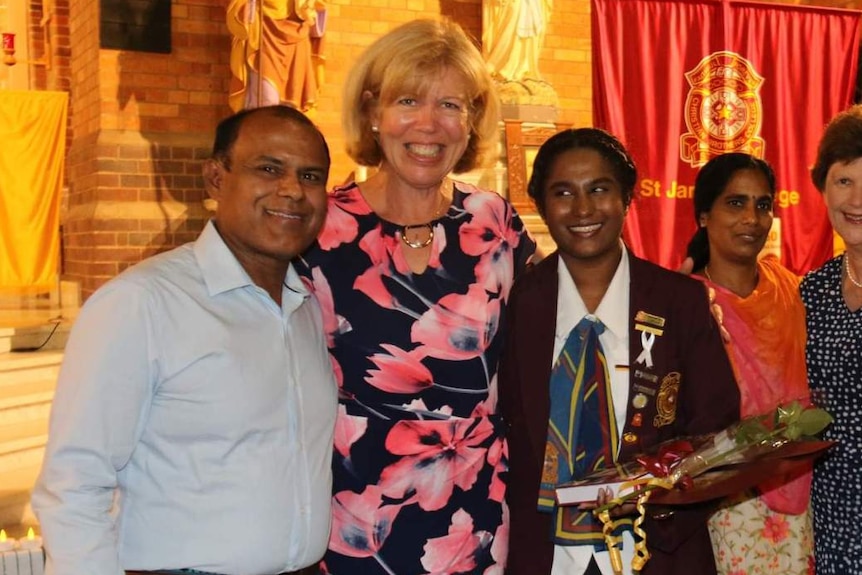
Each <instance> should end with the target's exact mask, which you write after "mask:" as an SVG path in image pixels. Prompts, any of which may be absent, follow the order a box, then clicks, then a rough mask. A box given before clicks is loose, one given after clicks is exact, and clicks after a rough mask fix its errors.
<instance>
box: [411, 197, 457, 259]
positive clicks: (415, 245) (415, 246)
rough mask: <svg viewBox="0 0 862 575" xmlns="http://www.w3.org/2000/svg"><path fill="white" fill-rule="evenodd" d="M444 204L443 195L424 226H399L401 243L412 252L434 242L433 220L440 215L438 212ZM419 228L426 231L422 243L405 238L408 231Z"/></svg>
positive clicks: (444, 198)
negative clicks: (426, 235) (425, 236)
mask: <svg viewBox="0 0 862 575" xmlns="http://www.w3.org/2000/svg"><path fill="white" fill-rule="evenodd" d="M445 203H446V196H445V195H444V196H443V197H442V198H441V199H440V202H439V203H438V205H437V210H436V211H435V212H434V216H433V217H432V218H431V221H430V222H425V223H424V224H411V225H407V226H401V241H402V242H404V244H405V245H406V246H407V247H408V248H412V249H414V250H419V249H422V248H426V247H428V246H430V245H431V242H432V241H433V240H434V220H436V219H437V217H438V216H439V215H440V211H441V210H442V209H443V205H445ZM420 228H426V229H427V230H428V237H427V238H426V239H425V240H423V241H413V240H411V239H409V238H408V237H407V232H408V231H410V230H418V229H420Z"/></svg>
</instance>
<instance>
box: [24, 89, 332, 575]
mask: <svg viewBox="0 0 862 575" xmlns="http://www.w3.org/2000/svg"><path fill="white" fill-rule="evenodd" d="M329 164H330V158H329V150H328V148H327V145H326V142H325V140H324V138H323V136H322V134H321V133H320V132H319V131H318V130H317V128H316V127H315V126H314V125H313V124H312V123H311V122H310V121H309V120H308V119H307V118H306V117H305V116H303V115H302V114H301V113H300V112H297V111H296V110H293V109H292V108H289V107H286V106H272V107H266V108H257V109H253V110H246V111H243V112H240V113H238V114H236V115H234V116H231V117H230V118H228V119H226V120H224V121H223V122H222V123H221V124H219V127H218V128H217V131H216V139H215V145H214V147H213V158H212V159H210V160H208V161H207V162H206V164H205V166H204V179H205V182H206V185H207V190H208V192H209V194H210V196H212V197H213V198H214V199H215V200H217V201H218V209H217V212H216V215H215V217H214V219H213V221H211V222H210V223H208V224H207V226H206V228H205V229H204V231H203V233H202V234H201V236H200V237H199V238H198V240H197V241H195V242H194V243H192V244H187V245H185V246H182V247H180V248H177V249H175V250H173V251H170V252H167V253H164V254H161V255H158V256H155V257H153V258H150V259H148V260H146V261H144V262H142V263H140V264H138V265H137V266H134V267H133V268H130V269H129V270H127V271H126V272H124V273H123V274H121V275H120V276H118V277H116V278H115V279H113V280H112V281H111V282H109V283H107V284H106V285H105V286H103V287H102V288H101V289H99V290H98V291H97V292H96V293H95V294H93V296H92V297H91V298H90V299H89V300H88V301H87V303H86V305H85V306H84V308H83V309H82V311H81V314H80V316H79V318H78V320H77V322H76V324H75V326H74V329H73V331H72V336H71V339H70V341H69V344H68V346H67V348H66V355H65V358H64V362H63V366H62V369H61V372H60V380H59V383H58V387H57V394H56V396H55V399H54V408H53V411H52V414H51V426H50V437H49V441H48V447H47V451H46V454H45V462H44V465H43V468H42V473H41V475H40V477H39V480H38V482H37V485H36V488H35V491H34V494H33V507H34V509H35V511H36V514H37V515H38V518H39V520H40V522H41V525H42V532H43V535H44V540H45V549H46V551H47V555H48V563H47V573H48V574H53V575H122V574H123V572H124V571H127V572H136V571H161V572H165V571H177V570H194V571H202V572H208V573H219V574H223V575H240V574H242V575H264V574H269V575H272V574H276V573H282V572H285V573H291V572H299V571H301V572H302V573H306V572H315V571H314V569H315V568H314V567H312V568H311V569H304V568H307V567H308V566H312V565H315V564H316V563H317V561H318V560H319V559H320V557H321V556H322V555H323V552H324V550H325V548H326V542H327V539H328V533H329V517H330V494H331V493H330V490H331V472H330V459H331V454H332V437H333V428H334V421H335V412H336V393H337V389H336V383H335V380H334V377H333V375H332V370H331V364H330V361H329V357H328V354H327V351H326V345H325V339H324V334H323V329H322V319H321V314H320V309H319V307H318V304H317V303H316V301H315V300H314V299H313V298H311V297H310V295H309V292H308V290H307V289H306V288H305V286H304V285H303V283H302V282H301V281H300V278H299V277H298V275H297V274H296V271H295V270H294V269H293V267H292V265H291V260H292V259H293V258H294V257H295V256H296V255H297V254H299V253H300V252H301V251H303V250H304V249H305V248H306V247H307V246H308V245H309V244H310V243H311V242H312V241H313V239H314V238H315V236H316V235H317V233H318V231H319V230H320V227H321V225H322V223H323V221H324V217H325V213H326V180H327V176H328V172H329ZM115 494H116V500H115Z"/></svg>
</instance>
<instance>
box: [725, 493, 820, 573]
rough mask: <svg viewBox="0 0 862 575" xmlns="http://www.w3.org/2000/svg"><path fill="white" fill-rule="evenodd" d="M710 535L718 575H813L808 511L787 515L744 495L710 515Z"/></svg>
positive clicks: (755, 498)
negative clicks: (778, 574) (779, 574)
mask: <svg viewBox="0 0 862 575" xmlns="http://www.w3.org/2000/svg"><path fill="white" fill-rule="evenodd" d="M709 535H710V538H711V539H712V548H713V551H714V552H715V563H716V567H717V569H718V573H719V575H774V574H776V573H781V574H782V575H808V574H811V575H814V537H813V535H812V530H811V513H810V508H809V509H806V511H805V512H804V513H802V514H800V515H786V514H784V513H776V512H774V511H772V510H771V509H769V507H767V506H766V504H765V503H764V502H763V501H762V500H761V499H760V498H759V497H756V496H754V495H752V494H748V495H743V496H740V497H737V498H735V499H731V500H730V501H729V502H728V503H726V504H724V505H723V506H722V507H721V508H719V510H718V511H716V512H715V513H714V514H713V515H712V517H711V518H710V520H709Z"/></svg>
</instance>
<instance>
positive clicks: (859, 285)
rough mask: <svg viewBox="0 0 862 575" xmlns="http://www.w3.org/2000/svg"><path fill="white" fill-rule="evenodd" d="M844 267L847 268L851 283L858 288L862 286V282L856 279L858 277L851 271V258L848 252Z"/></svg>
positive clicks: (845, 256)
mask: <svg viewBox="0 0 862 575" xmlns="http://www.w3.org/2000/svg"><path fill="white" fill-rule="evenodd" d="M844 269H846V270H847V277H848V278H849V279H850V283H852V284H853V285H855V286H856V287H858V288H862V282H858V281H856V278H854V277H853V272H851V271H850V258H848V257H847V254H846V253H845V254H844Z"/></svg>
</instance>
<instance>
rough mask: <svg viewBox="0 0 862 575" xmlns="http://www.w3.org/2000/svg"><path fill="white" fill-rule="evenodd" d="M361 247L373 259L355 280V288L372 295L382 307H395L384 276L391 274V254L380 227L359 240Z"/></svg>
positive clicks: (375, 301) (369, 295)
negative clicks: (384, 282) (384, 281)
mask: <svg viewBox="0 0 862 575" xmlns="http://www.w3.org/2000/svg"><path fill="white" fill-rule="evenodd" d="M359 247H360V249H362V251H363V252H365V253H366V254H367V255H368V257H369V259H370V260H371V265H370V266H369V267H368V269H367V270H365V271H364V272H363V273H362V275H360V276H359V277H357V278H356V281H355V282H353V289H355V290H357V291H360V292H362V293H364V294H365V295H367V296H368V297H370V298H371V299H372V300H373V301H374V303H376V304H377V305H379V306H380V307H382V308H386V309H395V308H396V304H395V300H394V298H393V297H392V294H391V293H390V292H389V290H388V289H386V286H385V285H384V284H383V276H384V275H386V276H389V275H391V271H390V269H389V254H388V252H387V247H386V244H385V240H384V239H383V236H382V235H381V233H380V229H379V228H375V229H373V230H371V231H370V232H368V233H367V234H365V235H364V236H363V237H362V239H361V240H359Z"/></svg>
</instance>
